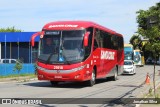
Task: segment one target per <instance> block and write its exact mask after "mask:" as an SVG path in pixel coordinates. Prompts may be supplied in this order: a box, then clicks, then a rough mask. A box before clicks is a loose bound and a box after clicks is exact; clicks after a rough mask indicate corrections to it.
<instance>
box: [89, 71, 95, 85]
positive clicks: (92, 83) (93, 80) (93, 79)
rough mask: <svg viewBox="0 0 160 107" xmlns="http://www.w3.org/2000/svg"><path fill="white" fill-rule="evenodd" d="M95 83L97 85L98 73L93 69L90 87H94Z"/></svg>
mask: <svg viewBox="0 0 160 107" xmlns="http://www.w3.org/2000/svg"><path fill="white" fill-rule="evenodd" d="M95 83H96V73H95V70H94V69H93V71H92V77H91V80H89V81H88V85H89V86H93V85H94V84H95Z"/></svg>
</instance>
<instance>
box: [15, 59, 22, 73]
mask: <svg viewBox="0 0 160 107" xmlns="http://www.w3.org/2000/svg"><path fill="white" fill-rule="evenodd" d="M22 67H23V65H22V61H21V60H19V59H17V61H16V64H15V66H14V69H13V71H18V74H19V73H20V71H21V69H22Z"/></svg>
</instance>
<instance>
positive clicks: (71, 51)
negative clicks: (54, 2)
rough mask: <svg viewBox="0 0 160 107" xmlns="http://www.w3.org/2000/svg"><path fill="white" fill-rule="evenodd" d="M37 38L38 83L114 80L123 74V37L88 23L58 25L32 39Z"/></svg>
mask: <svg viewBox="0 0 160 107" xmlns="http://www.w3.org/2000/svg"><path fill="white" fill-rule="evenodd" d="M36 36H40V42H39V57H38V61H37V72H38V79H39V80H49V81H50V82H51V84H52V85H57V84H58V82H64V81H77V82H78V81H79V82H80V81H86V82H87V83H88V85H89V86H93V85H94V84H95V81H96V79H99V78H106V77H112V78H113V79H114V80H117V76H118V75H119V74H121V73H122V71H123V63H124V43H123V36H122V35H121V34H119V33H116V32H115V31H112V30H110V29H108V28H105V27H103V26H101V25H99V24H96V23H94V22H89V21H57V22H51V23H48V24H46V25H45V26H44V27H43V29H42V31H41V32H38V33H35V34H33V35H32V38H31V44H32V46H34V39H35V37H36Z"/></svg>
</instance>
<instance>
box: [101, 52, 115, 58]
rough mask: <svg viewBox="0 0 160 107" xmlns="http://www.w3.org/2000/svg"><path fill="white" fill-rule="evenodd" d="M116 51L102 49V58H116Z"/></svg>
mask: <svg viewBox="0 0 160 107" xmlns="http://www.w3.org/2000/svg"><path fill="white" fill-rule="evenodd" d="M114 55H115V52H111V51H101V59H108V60H114Z"/></svg>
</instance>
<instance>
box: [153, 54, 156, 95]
mask: <svg viewBox="0 0 160 107" xmlns="http://www.w3.org/2000/svg"><path fill="white" fill-rule="evenodd" d="M155 62H156V56H155V60H154V71H153V87H154V97H155V98H156V85H155Z"/></svg>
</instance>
